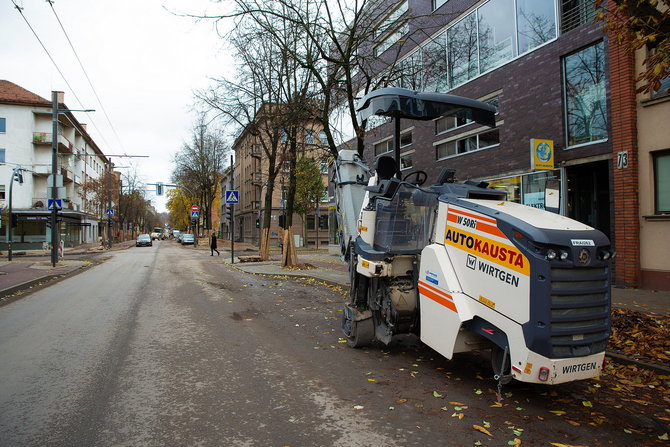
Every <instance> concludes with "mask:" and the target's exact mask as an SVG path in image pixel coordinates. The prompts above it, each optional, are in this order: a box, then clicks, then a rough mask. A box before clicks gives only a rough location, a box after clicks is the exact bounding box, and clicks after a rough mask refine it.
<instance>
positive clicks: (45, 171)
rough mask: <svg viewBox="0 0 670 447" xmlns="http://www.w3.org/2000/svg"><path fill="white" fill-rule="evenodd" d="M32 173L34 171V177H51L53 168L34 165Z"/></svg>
mask: <svg viewBox="0 0 670 447" xmlns="http://www.w3.org/2000/svg"><path fill="white" fill-rule="evenodd" d="M32 171H33V175H38V176H45V175H51V166H47V165H44V164H40V165H33V168H32Z"/></svg>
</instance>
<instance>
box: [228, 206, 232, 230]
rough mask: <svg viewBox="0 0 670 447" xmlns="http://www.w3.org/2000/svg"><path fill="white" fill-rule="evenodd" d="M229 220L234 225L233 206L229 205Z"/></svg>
mask: <svg viewBox="0 0 670 447" xmlns="http://www.w3.org/2000/svg"><path fill="white" fill-rule="evenodd" d="M228 220H229V221H230V223H231V225H232V223H233V205H228Z"/></svg>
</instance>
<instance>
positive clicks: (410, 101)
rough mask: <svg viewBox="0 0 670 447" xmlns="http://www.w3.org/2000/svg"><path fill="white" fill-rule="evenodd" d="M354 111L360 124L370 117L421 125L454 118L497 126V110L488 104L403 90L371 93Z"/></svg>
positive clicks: (445, 95)
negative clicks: (431, 121) (420, 121)
mask: <svg viewBox="0 0 670 447" xmlns="http://www.w3.org/2000/svg"><path fill="white" fill-rule="evenodd" d="M356 111H357V112H358V119H359V121H360V122H362V121H364V120H366V119H368V118H369V117H370V116H372V115H381V116H389V117H392V118H408V119H414V120H422V121H427V120H432V119H436V118H440V117H442V116H448V115H454V116H458V117H461V118H466V119H469V120H472V121H474V122H476V123H479V124H482V125H486V126H490V127H495V125H496V124H495V114H496V108H495V107H493V106H491V105H489V104H486V103H483V102H481V101H475V100H474V99H468V98H463V97H462V96H456V95H448V94H446V93H430V92H417V91H414V90H408V89H405V88H382V89H379V90H374V91H372V92H370V93H368V94H367V95H365V96H364V97H363V98H361V99H360V100H359V101H358V105H357V108H356Z"/></svg>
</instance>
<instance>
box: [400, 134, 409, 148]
mask: <svg viewBox="0 0 670 447" xmlns="http://www.w3.org/2000/svg"><path fill="white" fill-rule="evenodd" d="M410 144H412V132H405V133H403V134H400V147H401V148H403V147H407V146H409V145H410Z"/></svg>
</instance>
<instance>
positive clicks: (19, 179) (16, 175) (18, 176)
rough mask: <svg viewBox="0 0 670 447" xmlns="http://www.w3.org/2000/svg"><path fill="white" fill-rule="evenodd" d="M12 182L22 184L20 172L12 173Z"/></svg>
mask: <svg viewBox="0 0 670 447" xmlns="http://www.w3.org/2000/svg"><path fill="white" fill-rule="evenodd" d="M14 180H16V181H17V182H19V183H23V174H22V173H21V171H16V172H14Z"/></svg>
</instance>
